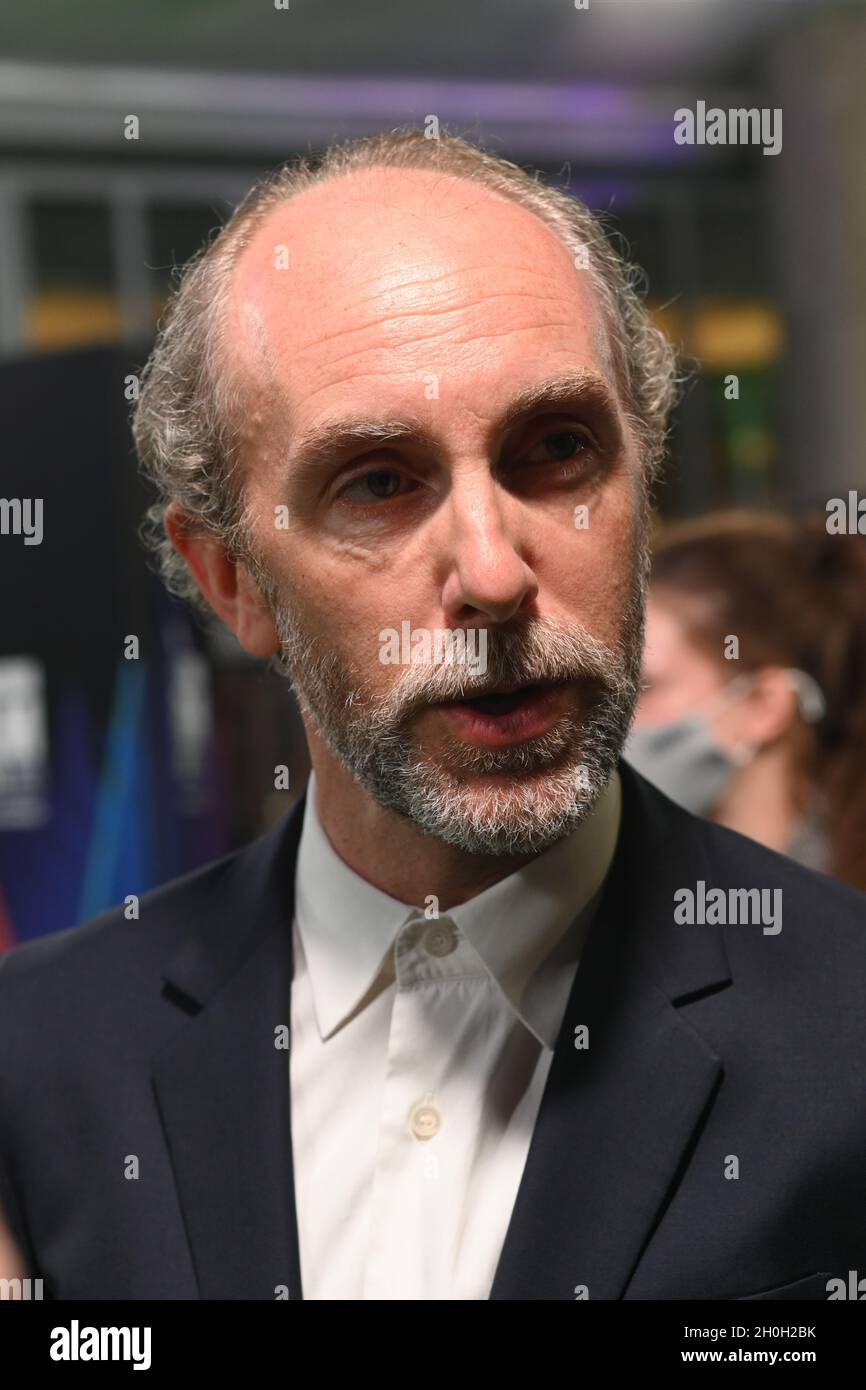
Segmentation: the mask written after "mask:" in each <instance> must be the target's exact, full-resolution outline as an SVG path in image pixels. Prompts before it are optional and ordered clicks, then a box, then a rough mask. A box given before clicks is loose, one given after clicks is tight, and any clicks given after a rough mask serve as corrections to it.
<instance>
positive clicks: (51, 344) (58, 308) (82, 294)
mask: <svg viewBox="0 0 866 1390" xmlns="http://www.w3.org/2000/svg"><path fill="white" fill-rule="evenodd" d="M25 328H26V334H27V343H28V345H29V346H30V347H34V348H37V349H38V350H39V351H42V352H49V351H52V350H53V349H55V348H67V347H80V346H83V345H84V344H86V343H105V342H117V340H118V339H119V338H120V334H121V315H120V306H119V304H118V302H117V299H116V297H115V296H114V295H113V294H111V293H110V292H109V291H107V290H43V291H42V292H41V293H39V294H35V295H33V297H32V298H31V300H30V302H29V303H28V305H27V319H26V325H25Z"/></svg>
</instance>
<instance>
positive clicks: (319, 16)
mask: <svg viewBox="0 0 866 1390" xmlns="http://www.w3.org/2000/svg"><path fill="white" fill-rule="evenodd" d="M0 24H2V45H0V52H2V60H0V412H2V425H3V436H4V449H3V465H2V479H3V482H2V489H0V491H2V494H3V496H4V497H5V498H14V497H19V498H23V497H40V498H43V499H44V515H45V533H44V538H43V540H42V543H41V544H40V545H38V546H37V545H33V546H28V545H25V544H24V543H23V538H22V537H21V536H15V535H3V536H0V585H2V593H3V596H4V602H3V606H2V613H0V949H4V948H6V947H8V945H9V944H11V943H12V942H13V941H14V940H24V939H26V938H27V937H30V936H34V935H38V934H40V933H43V932H48V931H54V930H59V929H60V928H63V927H67V926H70V925H72V924H74V923H76V922H78V921H81V920H83V919H84V918H86V917H88V916H91V915H93V914H94V913H96V912H99V911H101V910H102V909H103V908H106V907H108V906H109V905H111V904H114V903H116V902H120V901H123V899H124V897H125V896H126V895H127V894H131V893H141V892H143V891H145V890H146V889H147V888H149V887H151V886H153V885H154V884H157V883H159V882H162V881H164V880H165V879H167V878H170V877H172V876H174V875H176V874H178V873H181V872H184V871H185V870H187V869H190V868H192V867H194V866H195V865H197V864H199V863H201V862H203V861H204V860H206V859H208V858H212V857H214V856H215V855H217V854H220V853H222V852H224V851H227V850H228V849H230V848H232V847H233V846H234V845H236V844H238V843H240V842H242V841H243V840H245V839H247V838H249V837H250V836H252V835H254V834H256V833H258V832H259V831H260V830H261V829H262V828H264V827H265V826H266V825H267V824H268V823H269V822H270V821H271V820H272V819H273V818H274V817H275V816H277V815H279V814H280V813H281V812H282V811H284V810H285V809H286V808H287V806H288V805H289V804H290V803H291V801H292V800H293V799H294V797H295V796H297V795H298V794H299V793H300V792H301V790H302V789H303V785H304V778H305V775H306V758H305V752H304V746H303V739H302V736H301V729H300V724H299V721H298V719H297V715H296V713H295V711H294V708H293V705H292V702H291V698H290V696H289V695H288V693H287V691H286V688H285V684H284V683H281V682H279V681H278V680H277V679H276V678H275V677H273V676H271V675H269V674H267V673H265V672H263V671H262V670H261V669H260V667H258V666H257V665H256V664H254V663H251V662H249V661H248V660H247V659H245V657H244V655H243V653H242V652H241V650H240V648H239V647H238V646H237V644H236V643H235V642H234V640H233V638H231V636H230V635H229V634H228V633H227V632H226V631H225V629H221V628H219V627H214V628H212V629H210V628H209V629H208V630H207V631H203V630H202V629H201V628H200V627H199V626H198V625H197V624H196V622H195V621H194V620H193V619H192V618H191V617H190V616H189V615H188V614H187V612H186V611H185V610H184V609H183V608H182V607H181V606H180V605H179V604H177V603H176V602H175V601H174V600H172V599H170V598H169V597H168V596H167V595H166V594H165V593H164V591H163V590H162V587H161V585H160V584H159V582H158V581H157V580H156V579H155V577H154V576H153V575H151V574H150V573H149V571H148V569H147V567H146V565H145V562H144V556H143V553H142V551H141V549H140V546H139V544H138V542H137V541H136V539H135V528H136V526H137V524H138V521H139V519H140V517H141V514H142V511H143V509H144V506H145V505H146V502H147V493H146V491H145V489H144V485H143V483H142V481H141V480H140V478H139V476H138V473H137V470H136V464H135V460H134V457H133V454H132V450H131V443H130V437H129V431H128V426H127V415H128V411H129V407H130V404H131V393H132V392H134V389H135V382H134V376H135V373H136V372H137V371H139V370H140V368H141V366H142V364H143V362H144V361H145V359H146V356H147V352H148V348H149V344H150V342H151V341H152V338H153V334H154V330H155V325H156V322H157V319H158V317H159V314H160V310H161V307H162V305H163V303H164V301H165V296H166V293H167V290H168V287H169V284H170V280H171V277H172V272H173V270H174V268H175V267H177V266H179V265H182V264H183V262H184V261H185V260H186V259H187V258H188V257H189V256H190V255H191V254H192V253H193V252H194V251H195V250H196V249H197V248H198V247H199V246H200V244H201V243H202V241H203V240H204V239H205V238H206V236H207V235H208V233H209V232H211V230H212V229H213V228H214V227H216V226H218V225H219V224H220V223H221V221H222V220H223V219H224V218H225V217H226V215H227V213H228V212H229V210H230V209H231V207H232V205H233V204H234V203H235V202H236V201H237V199H238V198H239V197H240V196H241V195H242V194H243V193H244V192H245V191H246V189H247V188H248V187H249V185H250V184H251V183H252V182H253V180H254V179H255V178H256V177H258V176H259V175H260V174H262V173H263V172H264V171H265V170H267V169H270V168H273V167H274V166H277V165H279V164H280V163H282V162H283V161H285V160H286V159H289V158H291V157H292V156H293V155H296V154H298V153H301V152H303V153H315V152H316V151H317V150H319V149H321V148H323V147H324V146H325V145H327V144H328V143H330V142H332V141H334V140H341V139H347V138H351V137H355V136H360V135H364V134H368V133H371V132H376V131H380V130H382V129H386V128H391V127H394V126H405V125H410V126H417V127H418V128H423V126H424V123H425V120H426V118H427V117H428V116H430V115H435V116H436V117H438V119H439V121H440V122H441V123H442V124H443V125H444V126H445V127H446V128H447V129H449V130H450V131H452V132H454V133H457V134H461V135H464V136H466V137H467V138H469V139H471V140H473V141H474V142H476V143H478V144H480V145H483V146H484V147H486V148H488V149H490V150H491V151H492V152H494V153H497V154H501V155H503V156H505V157H507V158H510V159H513V160H516V161H517V162H520V163H523V164H527V165H531V166H533V167H535V168H537V169H540V170H541V171H542V172H543V173H544V174H545V176H547V177H548V178H550V179H551V180H552V181H554V182H556V183H557V184H558V185H559V186H561V187H567V188H570V189H571V190H572V191H573V192H574V193H575V194H576V195H578V196H580V197H581V198H583V199H584V200H585V201H586V202H588V203H589V204H590V206H591V207H592V208H593V209H595V210H597V211H599V212H602V213H604V214H605V216H606V219H607V222H608V225H609V226H610V227H612V228H613V229H615V230H616V232H617V233H619V234H621V236H622V237H623V238H624V239H625V242H626V244H627V248H628V252H629V254H630V256H631V258H633V259H634V260H636V261H637V262H639V263H640V264H641V265H642V266H643V267H644V268H645V270H646V273H647V277H648V285H649V301H650V304H651V306H652V309H653V312H654V314H655V315H656V316H657V319H658V321H659V323H660V324H661V325H662V326H663V327H664V328H665V329H666V330H667V331H668V332H669V334H670V335H671V336H672V337H673V338H674V340H675V341H676V342H677V343H678V345H679V346H680V348H681V349H682V351H683V353H684V354H686V356H687V359H688V361H689V362H690V363H691V365H692V366H693V368H694V376H693V379H692V382H691V384H690V386H689V389H688V390H687V391H686V392H685V394H684V397H683V400H682V402H681V403H680V405H679V407H678V409H677V413H676V419H675V423H674V429H673V434H672V442H671V455H672V459H671V464H670V467H669V469H668V474H667V478H666V481H665V483H664V486H663V487H662V489H661V491H660V494H659V504H660V508H661V511H662V514H663V515H664V516H666V517H670V518H688V517H694V516H698V515H700V514H702V513H706V512H708V511H710V510H712V509H715V508H719V507H728V506H732V505H733V506H747V507H761V508H765V509H775V508H778V509H781V510H786V511H793V512H795V513H797V512H805V511H808V510H809V509H813V510H814V509H816V508H817V509H818V510H819V511H821V512H823V511H824V509H825V506H826V502H827V499H828V498H830V497H833V496H842V497H846V496H847V494H848V492H849V490H850V489H856V488H857V487H858V486H859V487H861V488H862V487H863V485H864V471H866V470H864V462H863V447H862V441H863V423H864V410H866V406H864V395H866V393H864V382H866V370H864V369H866V256H864V251H863V248H864V245H866V158H864V140H866V81H864V76H866V9H864V5H863V4H861V3H860V0H845V2H844V3H834V2H833V0H589V3H588V6H587V8H586V9H579V8H577V6H576V5H575V3H574V0H474V3H473V4H472V5H471V6H467V5H466V4H465V3H463V0H438V3H437V4H436V5H435V6H426V5H406V4H401V3H399V0H367V3H365V4H363V5H359V4H357V3H355V0H351V2H350V0H290V3H286V5H285V7H281V6H280V0H276V3H274V0H258V2H257V3H249V2H247V3H241V0H207V2H206V3H205V0H149V3H148V4H147V5H142V6H123V7H118V6H117V5H116V4H111V3H109V0H77V3H76V4H75V5H74V6H71V5H69V4H66V3H61V0H41V3H40V4H39V5H38V6H34V7H30V8H28V7H20V8H19V9H18V10H17V12H13V11H12V9H11V7H6V12H5V14H4V15H3V18H2V21H0ZM698 101H704V102H706V104H707V106H708V107H721V108H723V109H725V110H728V109H729V108H734V107H758V108H771V109H775V108H781V109H782V111H783V117H784V123H783V146H782V152H781V153H780V154H779V155H775V156H773V155H764V154H763V153H762V149H761V147H760V146H736V145H727V146H725V145H717V146H707V145H703V146H701V145H697V144H695V145H678V144H677V143H675V141H674V139H673V130H674V112H675V111H677V110H678V109H679V108H681V107H689V108H692V109H694V108H695V106H696V103H697V102H698ZM132 116H134V117H137V131H136V136H137V138H128V135H129V133H130V130H131V129H133V128H134V125H133V126H131V125H130V120H129V118H130V117H132ZM730 374H736V376H737V378H738V398H737V399H728V398H726V396H725V392H724V382H725V378H726V377H728V376H729V375H730ZM58 518H61V519H62V524H58ZM129 634H136V635H137V636H138V638H139V640H140V646H141V651H140V659H139V660H137V661H128V660H125V659H124V654H123V653H124V642H125V639H126V638H127V636H128V635H129ZM276 765H285V766H286V768H287V769H288V782H289V786H288V790H279V791H276V790H275V791H272V792H271V794H270V795H263V793H262V788H263V787H268V786H271V787H273V785H274V767H275V766H276Z"/></svg>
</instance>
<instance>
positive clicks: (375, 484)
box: [339, 468, 402, 502]
mask: <svg viewBox="0 0 866 1390" xmlns="http://www.w3.org/2000/svg"><path fill="white" fill-rule="evenodd" d="M401 481H402V479H401V475H400V474H399V473H398V472H397V471H396V469H394V468H375V469H371V471H370V472H369V473H362V474H361V476H360V477H358V478H353V479H352V481H351V482H350V483H347V484H346V486H345V487H344V488H343V490H342V491H341V493H340V494H339V495H340V500H341V501H342V500H343V499H344V498H348V499H349V501H351V502H386V501H387V500H388V498H389V497H393V496H395V494H396V493H397V492H398V491H399V488H400V484H401Z"/></svg>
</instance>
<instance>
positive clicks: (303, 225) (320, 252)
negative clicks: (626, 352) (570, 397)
mask: <svg viewBox="0 0 866 1390" xmlns="http://www.w3.org/2000/svg"><path fill="white" fill-rule="evenodd" d="M225 330H226V331H225V338H224V343H225V350H226V364H225V365H226V367H227V369H229V370H231V371H232V372H233V373H237V374H238V378H239V382H241V383H243V385H242V386H241V390H242V392H243V393H244V394H245V399H246V393H249V402H250V407H251V409H250V410H249V411H247V412H245V415H244V434H245V436H246V437H247V439H248V440H252V439H253V438H255V439H256V441H257V449H256V452H257V457H258V458H261V457H262V455H261V453H260V448H259V446H261V445H263V444H266V440H265V439H264V437H263V436H264V435H266V434H268V433H269V432H275V433H276V436H277V437H276V438H274V437H273V434H271V440H270V442H271V444H272V445H274V446H275V447H276V448H277V450H284V449H285V447H286V445H287V441H288V432H290V431H297V430H303V429H304V428H307V427H308V426H309V425H310V424H311V423H312V421H313V420H314V419H316V418H318V419H322V418H324V417H326V416H327V415H328V414H329V413H331V412H333V411H336V410H339V411H343V410H345V408H346V406H347V403H348V402H349V401H350V400H354V401H357V402H358V403H359V404H360V403H361V402H368V401H370V400H371V399H372V398H373V397H374V396H375V397H376V398H377V399H380V394H379V393H380V392H387V391H389V390H391V389H393V388H396V387H398V385H399V387H400V394H401V396H402V397H403V398H404V403H405V397H406V395H407V394H408V395H409V396H412V395H415V396H416V397H417V398H418V401H419V402H423V401H424V399H425V393H426V394H427V395H428V396H429V394H430V392H431V390H432V389H434V387H433V383H435V386H436V389H439V391H440V392H441V391H442V390H443V389H447V390H448V391H449V394H450V396H451V398H452V400H453V402H454V404H455V405H459V406H460V408H461V409H462V410H464V411H465V412H468V413H469V414H471V413H472V412H473V411H474V410H475V408H476V405H477V404H478V403H479V400H480V403H482V404H483V402H484V401H485V400H486V399H487V397H488V395H489V392H490V391H491V389H495V386H496V383H497V381H501V380H502V376H503V373H505V372H508V371H509V370H510V366H509V364H516V363H517V361H518V360H519V359H520V358H525V357H526V355H527V354H528V353H531V352H533V351H534V350H535V347H534V345H535V344H539V343H541V341H542V340H543V342H544V345H545V348H546V349H547V350H548V351H549V350H550V349H551V348H553V349H554V350H555V355H556V356H557V357H558V359H559V361H560V364H561V365H565V362H566V359H570V358H572V357H573V354H574V353H575V352H577V353H578V355H579V356H580V357H581V360H582V362H583V364H584V366H585V367H587V368H588V369H590V370H592V371H594V372H597V373H598V375H599V377H600V378H601V379H603V380H604V381H605V382H606V384H607V385H608V387H609V388H610V390H611V391H614V390H615V382H614V380H613V373H612V366H611V357H610V351H609V347H608V342H607V334H606V331H605V325H604V322H603V318H602V314H601V311H600V308H599V305H598V302H597V297H596V295H595V294H594V292H593V288H592V284H591V281H590V277H589V276H588V274H587V273H586V271H585V270H580V269H576V268H575V264H574V261H573V258H572V255H571V253H570V251H569V250H568V248H567V247H566V246H565V245H564V244H563V242H562V241H561V240H560V238H559V237H558V236H557V235H556V234H555V233H554V232H553V231H551V229H550V228H549V227H547V226H546V225H545V224H544V223H543V222H542V221H541V220H540V219H539V218H538V217H536V216H535V215H534V214H533V213H531V212H529V211H528V210H527V209H525V208H523V207H521V206H519V205H518V204H516V203H515V202H513V201H511V200H509V199H507V198H504V197H500V196H499V195H497V194H495V193H493V192H491V191H490V190H488V189H487V188H484V187H482V186H480V185H475V184H472V183H470V182H469V181H468V180H467V179H464V178H455V177H453V176H451V175H443V174H440V173H437V172H435V171H432V170H426V169H413V168H410V169H400V168H377V169H369V170H362V171H356V172H353V173H349V174H345V175H342V176H340V177H337V178H333V179H330V180H328V181H327V182H325V183H323V184H320V185H317V186H315V187H313V188H311V189H308V190H306V191H304V192H302V193H300V194H297V195H296V196H294V197H292V198H290V199H289V200H288V201H286V202H285V203H283V204H281V205H279V206H277V207H276V208H275V209H273V210H272V211H271V212H270V214H269V215H268V216H267V217H266V219H265V220H264V222H263V223H262V224H261V225H260V226H259V227H258V229H257V231H256V233H255V235H254V236H253V238H252V240H251V241H250V244H249V245H248V246H247V247H246V248H245V250H244V251H243V253H242V255H241V256H240V258H239V260H238V262H237V265H236V266H235V269H234V272H233V275H232V280H231V287H230V292H229V300H228V306H227V312H226V319H225ZM476 392H477V393H478V396H477V397H476V398H475V399H473V397H474V394H475V393H476ZM267 453H268V455H269V457H271V461H273V448H268V449H267Z"/></svg>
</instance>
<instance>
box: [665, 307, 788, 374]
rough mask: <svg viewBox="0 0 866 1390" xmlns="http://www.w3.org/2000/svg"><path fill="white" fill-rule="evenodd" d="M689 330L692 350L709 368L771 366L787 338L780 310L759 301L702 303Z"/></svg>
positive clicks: (688, 340) (728, 368) (727, 369)
mask: <svg viewBox="0 0 866 1390" xmlns="http://www.w3.org/2000/svg"><path fill="white" fill-rule="evenodd" d="M690 330H691V331H690V332H689V333H688V336H687V342H688V348H689V351H690V352H692V353H694V355H695V357H697V358H698V360H699V361H700V363H701V366H702V367H705V368H707V369H708V370H709V371H731V370H733V371H735V370H736V369H737V368H742V369H744V370H745V369H748V368H761V367H769V366H771V365H772V364H773V363H774V362H775V361H776V360H777V359H778V357H779V355H780V353H781V351H782V347H783V345H784V341H785V331H784V328H783V325H782V319H781V317H780V315H779V313H778V311H777V310H776V309H775V308H774V307H773V305H771V304H762V303H759V302H757V301H754V302H749V303H741V304H715V303H713V304H707V303H705V304H701V305H699V306H698V308H697V310H696V312H695V314H694V316H693V317H692V320H691V324H690Z"/></svg>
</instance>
